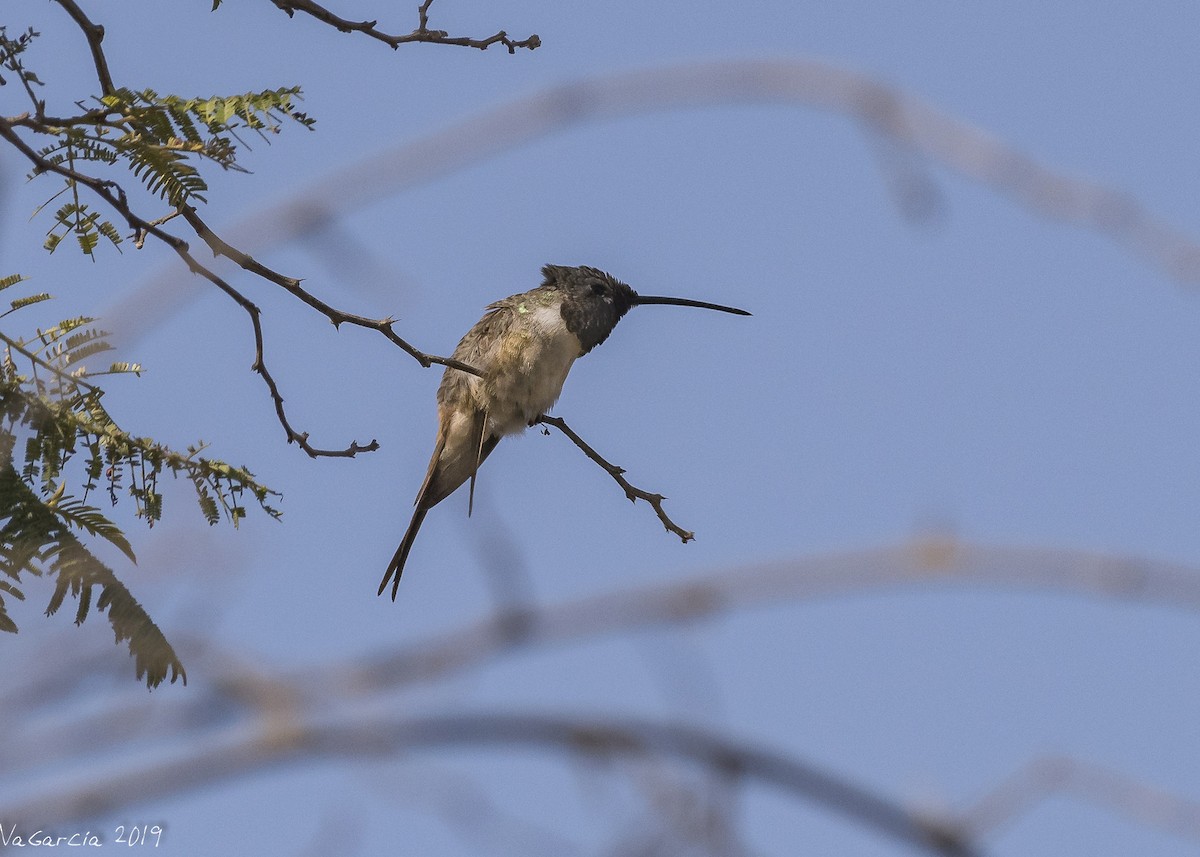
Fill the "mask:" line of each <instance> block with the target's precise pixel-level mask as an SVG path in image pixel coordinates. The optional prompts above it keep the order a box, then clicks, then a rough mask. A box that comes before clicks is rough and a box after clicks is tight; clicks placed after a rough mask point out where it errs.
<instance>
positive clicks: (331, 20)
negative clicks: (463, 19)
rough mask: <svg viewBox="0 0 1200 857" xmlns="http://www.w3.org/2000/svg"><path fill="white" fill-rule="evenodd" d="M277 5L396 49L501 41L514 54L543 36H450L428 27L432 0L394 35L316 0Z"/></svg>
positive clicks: (284, 0) (276, 1) (537, 43)
mask: <svg viewBox="0 0 1200 857" xmlns="http://www.w3.org/2000/svg"><path fill="white" fill-rule="evenodd" d="M271 2H272V3H274V4H275V6H276V7H277V8H279V9H281V10H282V11H284V12H286V13H287V16H288V17H289V18H291V17H294V16H295V13H296V12H303V13H304V14H306V15H309V16H311V17H313V18H316V19H317V20H318V21H320V22H321V23H323V24H328V25H329V26H331V27H333V28H334V29H335V30H338V31H339V32H342V33H362V34H363V35H365V36H368V37H369V38H372V39H375V40H376V41H379V42H383V43H384V44H385V45H388V46H389V47H391V48H392V49H393V50H395V49H396V48H398V47H399V46H400V45H402V44H408V43H411V42H424V43H426V44H434V45H458V46H460V47H466V48H478V49H479V50H481V51H482V50H487V49H488V48H489V47H490V46H492V45H494V44H502V45H504V47H506V48H507V49H508V52H509V53H510V54H515V53H516V52H517V48H526V49H528V50H534V49H536V48H539V47H541V44H542V40H541V39H540V38H538V36H537V35H536V34H534V35H531V36H529V38H527V39H521V40H520V41H514V40H513V39H510V38H509V37H508V34H507V33H506V32H505V31H504V30H500V31H499V32H497V33H496V34H495V35H492V36H488V37H487V38H486V39H473V38H470V37H469V36H451V35H450V34H449V33H448V32H446V31H445V30H431V29H429V7H430V5H432V2H433V0H424V2H423V3H422V4H421V5H420V6H419V7H418V8H417V16H418V18H417V28H416V29H415V30H413V31H412V32H411V33H408V34H407V35H394V34H390V33H385V32H383V31H382V30H380V29H379V28H378V26H377V25H378V23H379V22H378V21H351V20H349V19H348V18H343V17H341V16H339V15H336V14H334V13H333V12H331V11H329V9H327V8H326V7H325V6H322V5H321V4H319V3H317V2H315V0H271Z"/></svg>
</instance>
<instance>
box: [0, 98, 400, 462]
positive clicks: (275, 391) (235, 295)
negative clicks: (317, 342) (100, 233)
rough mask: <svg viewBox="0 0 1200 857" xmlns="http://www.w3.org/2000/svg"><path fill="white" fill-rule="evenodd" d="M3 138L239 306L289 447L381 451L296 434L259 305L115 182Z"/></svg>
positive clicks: (4, 126)
mask: <svg viewBox="0 0 1200 857" xmlns="http://www.w3.org/2000/svg"><path fill="white" fill-rule="evenodd" d="M0 137H3V138H4V139H5V140H7V141H8V142H9V143H11V144H12V145H13V147H14V148H16V149H17V151H19V152H21V154H23V155H24V156H25V157H26V158H28V159H29V161H30V162H31V163H32V164H33V165H34V168H35V169H36V170H37V171H39V172H50V173H55V174H56V175H60V176H62V177H63V178H65V179H68V180H69V181H73V182H76V183H78V184H81V185H83V186H84V187H86V188H88V189H89V190H91V191H92V192H93V193H94V194H96V195H97V196H99V197H100V198H101V199H103V200H104V201H105V202H106V203H108V204H109V206H111V207H112V209H113V210H114V211H116V212H117V213H118V214H119V215H120V216H121V217H122V218H123V219H124V220H125V222H126V223H127V224H128V225H129V227H130V228H131V229H133V230H134V231H135V232H137V233H139V234H145V235H153V236H154V237H155V238H157V239H158V240H160V241H162V242H163V243H164V244H166V245H167V246H169V247H170V248H171V249H172V250H174V251H175V253H176V255H177V256H179V258H180V259H182V260H183V262H184V264H186V265H187V267H188V270H189V271H191V272H192V273H193V274H198V275H199V276H201V277H203V278H204V279H206V280H208V281H209V282H210V283H212V284H213V285H214V286H216V287H217V288H219V289H220V290H221V291H223V292H224V293H225V294H227V295H228V296H229V297H230V298H232V299H233V300H234V302H236V303H237V305H238V306H240V307H241V308H242V309H243V310H245V311H246V314H247V315H248V316H249V317H250V325H251V327H252V329H253V331H254V362H253V364H251V369H252V370H253V371H254V372H256V373H257V374H258V375H259V376H260V377H261V378H262V379H263V382H264V383H265V384H266V385H267V390H268V391H269V392H270V394H271V399H272V401H273V402H274V404H275V414H276V416H277V417H278V418H279V423H280V425H282V426H283V429H284V431H285V432H286V434H287V440H288V443H292V442H295V443H296V444H298V445H299V446H300V448H301V449H303V450H304V451H305V452H306V453H308V454H309V456H311V457H313V458H317V457H321V456H333V457H353V456H355V455H357V454H358V453H360V452H372V451H374V450H376V449H378V448H379V444H378V442H377V441H374V440H372V441H371V442H370V443H369V444H367V445H366V446H362V445H360V444H359V443H358V441H353V442H351V444H350V446H348V447H347V448H346V449H340V450H327V449H318V448H316V447H314V446H312V445H311V444H310V443H309V442H308V433H307V432H300V431H297V430H296V429H295V428H294V427H293V426H292V424H291V422H290V421H289V420H288V418H287V414H286V412H285V411H284V407H283V395H282V394H281V393H280V392H279V385H278V384H276V382H275V378H274V376H272V375H271V372H270V370H268V369H267V365H266V362H265V361H264V359H263V350H264V347H263V329H262V310H260V309H259V307H258V305H257V304H255V303H254V302H253V301H251V300H250V299H249V298H247V297H246V296H245V295H243V294H242V293H241V292H239V291H238V290H237V289H235V288H234V287H233V286H231V285H230V284H229V283H227V282H226V281H225V280H224V279H223V278H222V277H220V276H219V275H218V274H216V273H215V272H214V271H212V270H210V269H209V268H207V267H205V266H204V265H202V264H200V262H199V261H198V260H197V259H196V257H195V256H193V255H192V254H191V250H190V247H189V245H188V243H187V242H186V241H184V240H183V239H182V238H179V237H178V236H175V235H172V234H171V233H169V232H166V231H164V230H163V229H162V227H160V226H156V225H154V223H152V222H150V221H148V220H145V219H143V218H142V217H140V216H138V215H137V214H135V213H134V212H133V210H132V209H131V208H130V207H129V201H128V199H127V197H126V195H125V190H124V189H123V188H122V187H121V186H120V185H119V184H117V183H116V182H114V181H110V180H106V179H99V178H96V177H94V176H89V175H85V174H84V173H81V172H79V171H78V170H74V169H70V168H67V167H64V166H62V165H60V164H56V163H54V162H52V161H50V160H48V159H46V158H43V157H41V156H40V155H38V153H37V152H35V151H34V150H33V149H31V148H30V147H29V146H28V145H26V144H25V141H24V140H22V139H21V138H20V137H19V136H18V135H17V134H16V132H15V131H13V129H12V126H11V125H10V124H9V123H8V121H7V120H5V119H4V118H2V117H0Z"/></svg>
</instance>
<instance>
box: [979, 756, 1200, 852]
mask: <svg viewBox="0 0 1200 857" xmlns="http://www.w3.org/2000/svg"><path fill="white" fill-rule="evenodd" d="M1057 794H1068V795H1072V796H1074V797H1077V798H1080V799H1082V800H1085V801H1087V802H1089V803H1093V804H1097V805H1099V806H1102V807H1104V808H1105V809H1109V810H1111V811H1113V812H1116V813H1119V814H1121V815H1125V816H1129V817H1131V818H1133V819H1135V820H1136V821H1139V822H1141V823H1142V824H1145V825H1147V826H1149V827H1157V828H1159V829H1162V830H1168V831H1170V832H1171V833H1174V834H1176V835H1177V836H1184V837H1187V838H1189V839H1200V801H1194V800H1187V799H1186V798H1182V797H1179V796H1178V795H1173V794H1170V793H1168V792H1165V791H1162V790H1161V789H1158V788H1155V787H1153V786H1150V785H1147V784H1146V783H1143V782H1139V781H1138V780H1136V779H1134V778H1133V777H1130V776H1129V775H1128V774H1125V773H1123V772H1121V771H1116V770H1113V769H1112V768H1108V767H1105V766H1102V765H1097V764H1093V763H1091V762H1085V761H1082V760H1080V759H1073V758H1070V757H1069V756H1043V757H1041V758H1037V759H1034V760H1033V761H1031V762H1029V763H1028V764H1027V765H1025V766H1024V767H1023V768H1021V769H1020V770H1019V771H1017V772H1016V773H1015V774H1013V775H1012V776H1011V777H1009V778H1007V779H1006V780H1004V781H1003V782H1002V783H1000V784H999V785H998V786H996V787H995V788H994V789H992V790H991V791H990V792H989V793H988V794H987V795H985V796H984V797H983V798H981V799H980V800H979V801H977V802H976V803H975V804H974V805H972V806H971V807H969V808H968V809H966V810H964V811H963V812H962V813H960V814H959V815H958V816H957V821H958V826H959V828H960V829H961V830H963V831H964V832H969V833H970V834H971V835H972V837H978V836H982V835H984V834H985V833H990V832H992V831H994V830H995V829H997V828H999V827H1001V826H1003V825H1005V824H1011V823H1012V822H1013V821H1015V820H1016V819H1017V818H1019V817H1020V816H1023V815H1026V814H1027V813H1029V812H1032V811H1033V809H1034V808H1035V807H1037V806H1038V805H1040V804H1041V803H1042V802H1043V801H1046V800H1048V799H1049V798H1051V797H1053V796H1054V795H1057Z"/></svg>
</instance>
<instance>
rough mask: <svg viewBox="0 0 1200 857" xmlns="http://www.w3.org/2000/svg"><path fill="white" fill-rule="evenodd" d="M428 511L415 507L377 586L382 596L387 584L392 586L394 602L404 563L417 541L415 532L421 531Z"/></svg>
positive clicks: (398, 589) (422, 507)
mask: <svg viewBox="0 0 1200 857" xmlns="http://www.w3.org/2000/svg"><path fill="white" fill-rule="evenodd" d="M428 512H429V509H428V508H427V507H424V506H417V509H416V511H415V512H413V516H412V520H411V521H409V524H408V530H407V531H406V532H405V533H404V539H403V540H401V542H400V547H398V548H396V554H395V556H393V557H392V561H391V562H390V563H388V567H387V571H386V572H384V575H383V580H382V581H381V582H380V584H379V592H378V593H377V594H379V595H383V593H384V590H386V589H387V586H388V583H391V584H392V600H393V601H395V600H396V593H398V592H399V591H400V575H401V574H403V573H404V563H405V562H406V561H407V560H408V552H409V551H410V550H412V546H413V542H414V541H416V539H417V531H418V530H420V529H421V522H422V521H424V520H425V515H426V514H428Z"/></svg>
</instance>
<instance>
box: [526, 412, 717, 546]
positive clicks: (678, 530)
mask: <svg viewBox="0 0 1200 857" xmlns="http://www.w3.org/2000/svg"><path fill="white" fill-rule="evenodd" d="M537 422H539V423H542V424H544V425H548V426H554V427H555V428H556V429H558V430H559V431H560V432H562V433H563V434H565V435H566V436H567V437H568V438H570V439H571V442H572V443H574V444H575V445H576V446H577V447H579V448H580V449H582V450H583V454H584V455H586V456H587V457H588V458H590V459H591V460H592V461H594V462H596V463H597V464H599V465H600V467H601V468H602V469H603V470H604V471H605V472H606V473H607V474H608V475H609V476H611V477H612V478H613V479H614V480H615V481H616V483H617V484H618V485H620V486H621V488H622V489H624V491H625V496H626V497H628V498H629V502H631V503H634V502H637V501H638V500H645V501H646V502H647V503H649V504H650V505H651V506H653V507H654V511H655V513H656V514H657V515H658V519H659V520H660V521H662V524H663V526H664V527H666V528H667V531H668V532H671V533H674V534H675V535H677V536H679V538H680V539H681V540H682V541H683V543H684V544H687V543H688V542H690V541H692V540H693V539H695V538H696V534H695V533H693V532H691V531H690V530H685V529H684V528H683V527H681V526H679V525H678V524H676V523H675V522H674V521H672V520H671V519H670V518H669V517H667V513H666V512H665V511H664V510H663V505H662V504H663V500H665V499H667V498H666V497H664V496H663V495H662V494H651V493H650V492H649V491H643V490H642V489H641V488H637V487H635V486H633V485H631V484H630V483H629V480H627V479H626V478H625V477H624V476H623V475H622V474H623V473H624V472H625V470H624V468H621V467H618V466H617V465H615V464H613V463H611V462H609V461H607V460H605V459H604V457H603V456H601V455H600V453H598V452H596V450H594V449H592V448H591V447H590V446H588V443H587V441H585V440H584V439H583V438H581V437H580V436H579V435H577V434H576V433H575V431H574V430H573V429H572V428H571V427H570V426H569V425H567V423H566V421H565V420H563V418H562V417H551V416H547V415H546V414H542V415H541V416H540V417H538V418H537Z"/></svg>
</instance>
